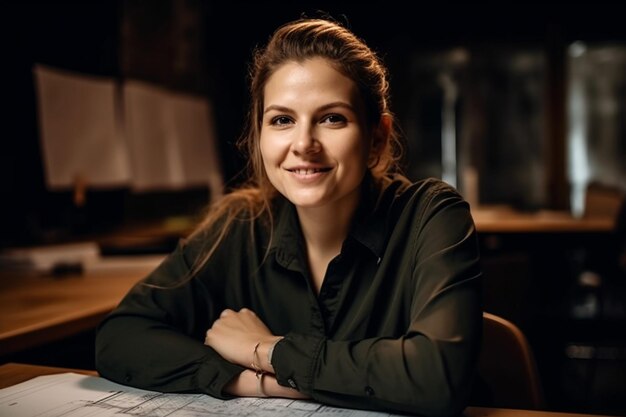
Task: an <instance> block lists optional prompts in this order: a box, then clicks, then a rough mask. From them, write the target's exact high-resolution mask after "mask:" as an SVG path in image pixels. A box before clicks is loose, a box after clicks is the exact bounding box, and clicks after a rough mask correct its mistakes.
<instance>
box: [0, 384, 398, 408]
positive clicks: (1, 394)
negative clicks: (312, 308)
mask: <svg viewBox="0 0 626 417" xmlns="http://www.w3.org/2000/svg"><path fill="white" fill-rule="evenodd" d="M244 415H245V416H261V417H270V416H279V417H280V416H285V417H305V416H310V417H324V416H339V417H385V416H394V415H395V414H388V413H378V412H371V411H362V410H351V409H345V408H336V407H328V406H325V405H321V404H319V403H315V402H311V401H295V400H287V399H277V398H236V399H232V400H228V401H224V400H219V399H217V398H213V397H210V396H208V395H204V394H161V393H157V392H154V391H144V390H140V389H136V388H130V387H127V386H123V385H119V384H115V383H113V382H110V381H108V380H106V379H104V378H99V377H93V376H84V375H78V374H74V373H65V374H57V375H46V376H40V377H37V378H34V379H31V380H30V381H26V382H23V383H21V384H18V385H14V386H12V387H9V388H4V389H1V390H0V416H11V417H35V416H37V417H61V416H64V417H84V416H90V417H108V416H116V417H120V416H135V417H136V416H140V417H148V416H168V417H200V416H203V417H206V416H222V417H228V416H233V417H234V416H244Z"/></svg>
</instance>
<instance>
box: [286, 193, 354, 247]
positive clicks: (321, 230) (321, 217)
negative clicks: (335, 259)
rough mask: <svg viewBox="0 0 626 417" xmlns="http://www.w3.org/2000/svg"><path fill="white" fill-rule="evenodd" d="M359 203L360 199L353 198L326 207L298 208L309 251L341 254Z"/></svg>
mask: <svg viewBox="0 0 626 417" xmlns="http://www.w3.org/2000/svg"><path fill="white" fill-rule="evenodd" d="M358 201H359V198H358V197H357V198H354V196H352V198H349V199H345V200H343V201H338V202H337V203H336V204H330V205H325V206H324V207H307V208H302V207H298V208H297V210H298V218H299V220H300V226H301V227H302V234H303V236H304V240H305V242H306V246H307V248H308V250H309V251H314V252H316V253H317V254H325V255H329V256H330V255H332V256H335V255H337V254H339V252H340V251H341V245H342V243H343V241H344V240H345V238H346V236H347V235H348V231H349V228H350V224H351V222H352V217H353V216H354V212H355V211H356V208H357V205H358Z"/></svg>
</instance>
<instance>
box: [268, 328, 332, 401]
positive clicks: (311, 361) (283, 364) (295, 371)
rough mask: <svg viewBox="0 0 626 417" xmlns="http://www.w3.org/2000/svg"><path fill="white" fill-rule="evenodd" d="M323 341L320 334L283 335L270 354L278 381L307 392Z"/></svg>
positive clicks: (308, 391)
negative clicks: (271, 354)
mask: <svg viewBox="0 0 626 417" xmlns="http://www.w3.org/2000/svg"><path fill="white" fill-rule="evenodd" d="M325 342H326V339H325V338H324V337H321V336H311V335H303V334H298V333H288V334H287V335H285V337H284V338H282V339H281V340H280V341H279V342H278V343H277V344H276V346H275V347H274V353H273V356H272V366H273V367H274V372H275V373H276V380H277V381H278V383H279V384H280V385H282V386H285V387H290V388H293V389H297V390H298V391H300V392H303V393H305V394H309V393H310V392H311V391H312V390H313V380H314V376H315V368H316V365H317V362H318V359H319V357H320V354H321V351H322V349H323V347H324V345H325Z"/></svg>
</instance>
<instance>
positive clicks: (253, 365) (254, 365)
mask: <svg viewBox="0 0 626 417" xmlns="http://www.w3.org/2000/svg"><path fill="white" fill-rule="evenodd" d="M260 345H261V342H260V341H258V342H257V343H256V345H254V350H253V351H252V362H250V367H251V368H252V369H254V370H255V371H256V372H263V368H261V367H260V366H259V365H257V362H255V361H256V360H257V358H258V357H259V352H258V349H259V346H260Z"/></svg>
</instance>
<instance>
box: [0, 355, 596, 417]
mask: <svg viewBox="0 0 626 417" xmlns="http://www.w3.org/2000/svg"><path fill="white" fill-rule="evenodd" d="M63 372H75V373H80V374H84V375H93V376H97V373H96V372H95V371H88V370H76V369H66V368H54V367H47V366H36V365H24V364H17V363H7V364H4V365H2V366H0V388H6V387H10V386H12V385H15V384H18V383H20V382H24V381H27V380H29V379H31V378H34V377H36V376H40V375H52V374H58V373H63ZM463 416H464V417H591V416H592V415H591V414H576V413H558V412H550V411H529V410H510V409H504V408H485V407H468V408H467V409H466V410H465V412H464V413H463ZM593 416H594V417H601V416H597V415H593Z"/></svg>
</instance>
